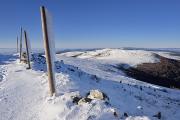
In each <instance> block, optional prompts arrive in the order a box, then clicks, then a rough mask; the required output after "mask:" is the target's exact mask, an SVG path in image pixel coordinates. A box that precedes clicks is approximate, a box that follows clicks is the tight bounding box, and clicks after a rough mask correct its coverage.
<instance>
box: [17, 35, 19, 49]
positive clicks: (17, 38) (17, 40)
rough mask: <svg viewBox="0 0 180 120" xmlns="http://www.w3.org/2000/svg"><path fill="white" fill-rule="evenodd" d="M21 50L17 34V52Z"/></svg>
mask: <svg viewBox="0 0 180 120" xmlns="http://www.w3.org/2000/svg"><path fill="white" fill-rule="evenodd" d="M18 52H19V44H18V36H17V53H18Z"/></svg>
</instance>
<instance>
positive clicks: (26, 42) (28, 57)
mask: <svg viewBox="0 0 180 120" xmlns="http://www.w3.org/2000/svg"><path fill="white" fill-rule="evenodd" d="M24 38H25V44H26V53H27V55H26V56H27V62H28V68H27V69H31V64H30V56H29V49H28V48H29V46H28V40H27V33H26V31H24Z"/></svg>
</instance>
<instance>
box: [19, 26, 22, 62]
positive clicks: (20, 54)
mask: <svg viewBox="0 0 180 120" xmlns="http://www.w3.org/2000/svg"><path fill="white" fill-rule="evenodd" d="M21 57H22V27H21V35H20V53H19V59H20V62H21Z"/></svg>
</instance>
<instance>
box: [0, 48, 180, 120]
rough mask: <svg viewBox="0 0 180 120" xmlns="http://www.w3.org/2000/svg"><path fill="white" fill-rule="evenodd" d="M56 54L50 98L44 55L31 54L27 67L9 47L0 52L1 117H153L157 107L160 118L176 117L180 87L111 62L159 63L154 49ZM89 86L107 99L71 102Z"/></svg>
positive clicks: (16, 119)
mask: <svg viewBox="0 0 180 120" xmlns="http://www.w3.org/2000/svg"><path fill="white" fill-rule="evenodd" d="M56 57H57V62H56V75H55V78H56V96H53V97H49V94H48V82H47V74H46V64H45V62H44V58H43V57H42V58H40V57H39V56H35V57H34V60H33V61H32V66H33V68H32V69H31V70H27V69H26V65H25V64H22V63H21V64H20V63H19V61H18V55H17V54H14V52H13V51H10V52H4V51H3V54H2V53H1V52H0V120H156V119H158V118H157V117H154V115H156V114H157V113H158V112H160V113H161V119H162V120H179V118H180V109H179V108H180V91H179V90H175V89H168V88H164V87H160V86H156V85H152V84H148V83H144V82H141V81H137V80H135V79H132V78H129V77H127V76H126V75H125V74H124V73H123V72H121V71H119V70H117V69H116V68H114V67H113V65H116V64H125V65H130V66H136V65H137V64H140V63H144V62H159V60H158V59H157V58H156V57H155V55H154V52H150V51H143V50H122V49H102V50H94V51H79V52H78V51H76V52H66V53H62V54H57V55H56ZM61 60H63V62H62V61H61ZM91 90H99V91H101V92H103V93H105V94H106V95H107V97H108V98H109V100H99V99H94V100H92V101H91V102H89V103H84V104H80V105H77V104H75V103H73V97H75V96H82V97H85V96H86V95H87V93H89V91H91ZM115 113H116V114H115Z"/></svg>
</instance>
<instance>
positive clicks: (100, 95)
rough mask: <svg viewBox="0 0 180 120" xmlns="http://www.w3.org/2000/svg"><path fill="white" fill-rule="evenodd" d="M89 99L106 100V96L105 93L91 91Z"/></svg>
mask: <svg viewBox="0 0 180 120" xmlns="http://www.w3.org/2000/svg"><path fill="white" fill-rule="evenodd" d="M87 97H88V98H90V99H99V100H104V99H105V97H106V96H105V94H104V93H102V92H100V91H99V90H91V91H90V92H89V95H88V96H87Z"/></svg>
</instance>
